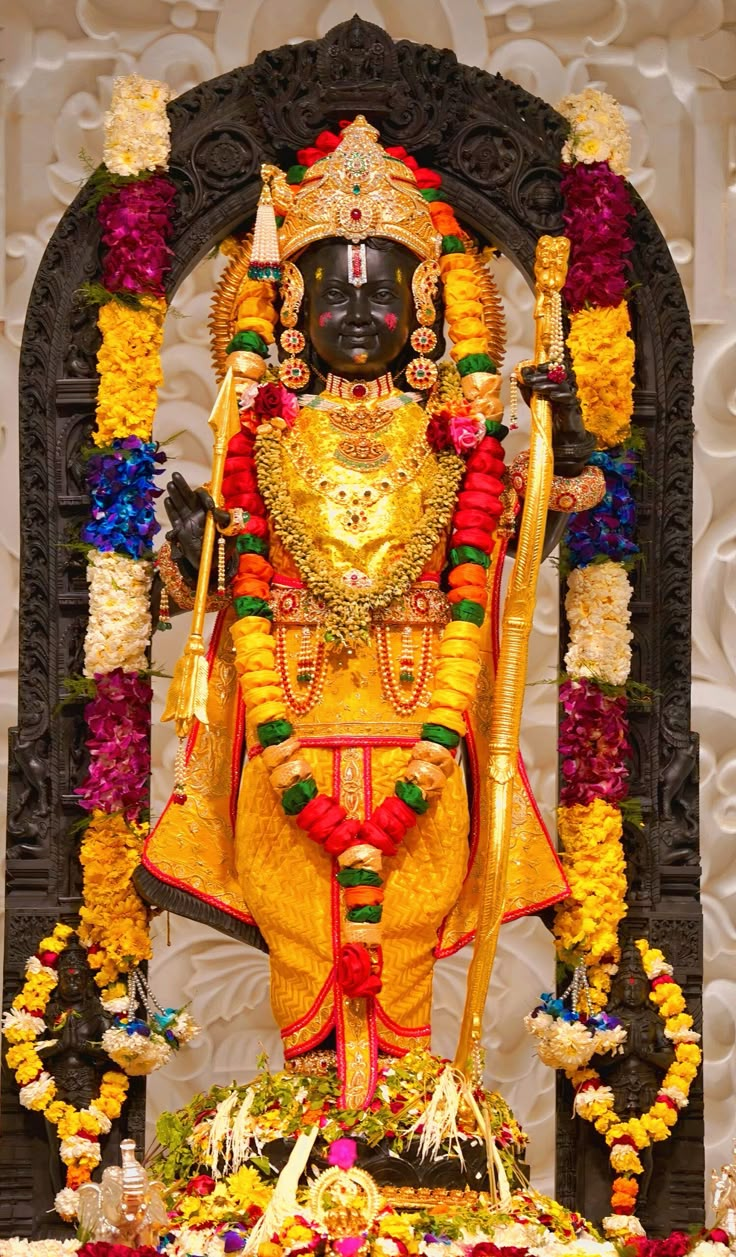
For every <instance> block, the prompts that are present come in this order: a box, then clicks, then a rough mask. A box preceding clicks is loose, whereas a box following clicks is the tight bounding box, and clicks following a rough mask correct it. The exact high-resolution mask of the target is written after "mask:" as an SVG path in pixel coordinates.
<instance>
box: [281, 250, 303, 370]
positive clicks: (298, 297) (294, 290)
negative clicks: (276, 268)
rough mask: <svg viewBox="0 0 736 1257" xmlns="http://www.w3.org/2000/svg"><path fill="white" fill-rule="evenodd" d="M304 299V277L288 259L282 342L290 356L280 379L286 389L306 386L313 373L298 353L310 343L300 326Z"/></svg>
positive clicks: (284, 267) (285, 267)
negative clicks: (300, 312) (300, 313)
mask: <svg viewBox="0 0 736 1257" xmlns="http://www.w3.org/2000/svg"><path fill="white" fill-rule="evenodd" d="M303 299H304V276H303V275H302V273H301V271H300V270H299V268H298V266H295V265H294V263H293V262H285V263H284V266H283V279H282V281H281V322H282V324H283V326H284V331H283V332H282V333H281V338H280V342H279V343H280V345H281V348H282V349H283V350H284V351H285V352H286V353H287V354H289V357H288V358H287V359H286V361H285V362H282V363H281V366H280V367H279V379H280V380H281V383H282V384H283V385H285V387H286V388H290V389H293V390H294V391H295V392H298V391H299V389H302V388H306V386H307V384H308V383H309V376H310V374H311V373H310V370H309V367H308V366H307V364H306V362H304V361H303V360H302V359H301V358H298V357H297V356H296V355H297V354H300V353H302V352H303V350H304V347H305V345H306V341H305V339H304V336H303V335H302V333H301V332H300V331H299V329H298V328H297V326H296V324H297V320H298V318H299V311H300V309H301V305H302V301H303Z"/></svg>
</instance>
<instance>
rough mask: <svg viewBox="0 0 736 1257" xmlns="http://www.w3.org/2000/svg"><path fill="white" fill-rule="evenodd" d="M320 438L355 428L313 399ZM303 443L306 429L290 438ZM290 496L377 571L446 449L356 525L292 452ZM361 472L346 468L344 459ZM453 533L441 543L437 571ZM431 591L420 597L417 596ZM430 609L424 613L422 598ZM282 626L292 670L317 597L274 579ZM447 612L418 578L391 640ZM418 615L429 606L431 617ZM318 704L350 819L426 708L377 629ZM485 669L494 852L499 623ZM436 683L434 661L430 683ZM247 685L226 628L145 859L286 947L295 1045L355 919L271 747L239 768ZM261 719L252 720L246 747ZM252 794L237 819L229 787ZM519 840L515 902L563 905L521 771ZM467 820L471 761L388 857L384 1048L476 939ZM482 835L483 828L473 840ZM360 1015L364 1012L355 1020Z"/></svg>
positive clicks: (332, 663) (287, 569) (310, 434)
mask: <svg viewBox="0 0 736 1257" xmlns="http://www.w3.org/2000/svg"><path fill="white" fill-rule="evenodd" d="M425 427H426V415H425V413H424V411H423V410H422V409H421V407H420V406H418V405H415V404H409V405H405V406H402V407H401V408H400V409H397V411H396V414H395V416H394V418H393V420H392V422H391V423H390V424H389V425H387V426H386V427H385V428H384V429H383V430H382V432H381V436H382V439H384V440H385V442H386V446H387V448H390V449H391V452H392V457H396V459H397V460H398V461H400V459H401V457H402V454H403V452H405V451H406V449H408V448H410V447H411V446H412V445H413V444H414V443H415V441H416V439H417V438H418V435H419V433H420V432H423V431H424V428H425ZM294 435H295V437H297V438H298V439H299V440H303V441H304V442H305V443H306V447H307V449H308V450H309V456H310V459H312V460H313V461H314V462H315V464H317V463H318V462H319V463H321V465H323V466H325V467H328V468H330V474H332V470H331V469H332V467H333V466H334V464H333V463H332V461H331V454H332V451H333V450H334V446H335V442H336V441H337V440H338V439H339V438H340V433H339V432H336V431H335V429H334V428H333V427H331V426H330V424H329V421H328V419H327V417H326V416H324V415H322V414H320V412H319V411H318V410H315V409H305V410H302V412H301V414H300V416H299V418H298V420H297V431H296V433H295V434H294ZM290 444H291V442H290ZM284 468H285V475H286V476H287V478H288V485H289V489H290V492H291V493H292V494H293V496H294V500H295V501H297V502H298V504H299V507H300V510H301V511H302V512H303V518H304V519H305V520H308V521H309V522H310V527H311V529H312V530H313V536H314V537H315V539H317V538H318V539H319V542H320V545H321V546H323V548H324V550H325V552H326V553H327V554H328V555H329V558H330V560H331V562H332V563H333V564H334V566H335V567H336V568H338V569H339V570H342V571H344V572H348V571H351V570H354V569H358V570H360V571H362V572H364V573H366V574H367V575H368V576H369V577H370V575H371V574H372V573H377V572H379V571H381V570H382V569H383V568H384V566H385V565H386V564H387V563H390V562H391V561H392V559H393V558H394V556H396V555H399V554H401V550H402V546H403V544H404V542H405V540H406V539H407V538H408V537H409V536H411V535H412V533H413V531H414V530H415V529H416V527H417V525H418V523H419V522H420V521H421V518H422V508H423V501H424V498H425V495H426V493H427V491H428V490H429V488H430V486H431V483H432V461H431V460H427V461H426V462H424V463H423V464H422V465H421V466H420V467H418V468H417V469H416V471H415V474H413V475H412V476H411V477H409V478H408V480H407V483H406V484H404V485H402V486H401V488H400V490H399V489H396V490H393V489H389V490H387V491H385V492H382V494H381V497H380V499H379V500H378V501H377V503H376V505H375V506H374V507H373V508H372V509H371V511H370V512H368V514H369V524H368V527H367V528H366V530H365V531H363V532H361V533H356V532H354V531H352V530H351V529H350V528H348V527H346V526H345V523H344V520H343V519H342V517H341V508H340V507H339V506H338V505H337V504H336V503H335V502H333V501H332V499H331V498H330V497H329V496H326V495H325V494H323V493H321V492H320V491H319V490H318V488H317V486H315V485H312V484H311V483H309V482H308V481H306V480H305V479H304V477H303V476H302V475H301V473H300V471H299V469H298V468H297V467H296V466H295V465H294V463H293V461H290V460H289V459H287V458H285V459H284ZM340 474H341V475H345V476H348V475H349V473H348V472H347V471H345V472H342V471H341V473H340ZM352 474H353V475H354V483H355V484H356V485H357V484H358V483H360V484H364V483H366V477H367V481H368V483H369V484H371V482H372V478H373V477H376V478H378V477H380V476H381V474H382V472H381V471H380V470H379V471H377V472H374V473H366V472H355V473H352ZM445 545H446V540H445V539H442V542H441V543H440V544H439V545H438V547H437V550H436V552H435V554H434V555H433V556H432V562H431V568H432V570H435V571H439V570H440V569H441V567H442V565H443V561H444V547H445ZM271 559H272V562H273V563H274V566H275V568H276V571H277V572H278V573H280V574H282V575H283V576H285V577H296V576H297V573H296V571H295V569H294V565H293V563H292V562H291V559H290V557H289V556H288V554H286V553H285V552H284V550H283V547H281V546H280V544H279V542H278V539H277V538H276V537H275V536H274V537H272V549H271ZM417 599H419V600H420V602H417ZM420 607H421V612H420ZM274 610H275V613H276V615H275V619H276V622H277V623H279V624H281V625H283V627H284V629H285V638H286V652H287V657H288V660H289V668H290V672H291V674H292V675H294V673H295V668H296V661H297V657H298V651H299V646H300V638H301V626H302V625H303V624H315V625H316V624H318V623H319V617H318V610H319V608H316V607H315V606H314V602H313V600H312V601H311V602H310V598H309V596H308V595H306V594H304V592H303V591H300V590H293V589H288V588H285V587H284V586H282V587H281V588H279V589H274ZM446 614H447V608H446V603H444V595H443V594H441V593H440V592H439V591H438V590H437V589H436V588H433V587H427V586H416V587H415V588H414V589H413V590H411V591H410V593H409V594H407V596H406V598H405V599H403V600H402V604H401V606H396V607H395V608H392V609H391V613H390V614H389V613H386V621H387V623H388V633H389V636H390V640H391V649H392V652H393V654H394V655H396V656H397V655H398V651H399V649H400V636H401V630H402V628H403V627H404V625H405V624H406V623H422V624H429V625H430V627H431V632H432V656H433V661H434V656H435V652H436V647H437V643H438V641H439V637H440V634H441V631H442V624H443V621H444V619H445V617H446ZM414 617H417V618H416V619H415V618H414ZM327 660H328V663H327V675H326V679H325V684H324V689H323V692H322V696H321V698H320V699H319V701H318V702H317V703H316V704H315V706H314V708H313V709H312V710H311V711H310V712H309V714H308V715H307V716H306V717H304V718H303V719H298V718H296V717H295V719H294V723H295V725H296V728H297V733H298V735H299V736H300V737H302V738H304V739H307V740H308V741H307V746H306V747H305V755H306V756H307V757H308V759H309V762H310V764H311V766H312V769H313V772H314V776H315V778H316V781H317V785H318V787H319V788H320V790H323V791H325V792H326V793H327V794H333V793H336V794H337V795H338V796H339V797H340V798H341V800H342V802H343V804H344V806H345V807H346V808H347V809H348V811H349V813H350V814H351V815H356V816H364V815H365V814H366V813H368V812H370V810H371V808H372V807H373V806H374V805H375V804H377V803H379V802H380V801H381V799H382V798H383V797H384V796H385V795H386V794H389V793H393V789H394V784H395V781H396V779H397V778H398V777H400V776H401V774H402V771H403V770H404V768H405V767H406V765H407V763H408V761H409V758H410V754H411V752H410V748H409V746H407V745H401V744H399V745H396V744H395V743H396V740H397V739H398V740H399V742H400V741H401V739H405V738H411V739H418V737H419V735H420V728H421V723H422V721H423V720H424V719H425V718H426V707H424V708H423V707H422V706H421V705H420V706H419V707H418V708H417V710H416V713H415V714H414V715H413V716H412V718H411V719H407V718H405V717H400V716H398V715H397V713H396V712H395V711H394V710H393V708H392V706H391V703H390V702H389V701H388V699H387V698H386V696H385V695H384V693H383V692H382V688H381V679H380V675H379V669H378V662H377V657H376V647H375V638H374V637H372V639H371V640H370V641H369V642H366V643H365V644H362V645H361V646H359V647H358V648H356V649H354V650H352V651H347V650H330V651H328V653H327ZM482 660H483V667H482V671H481V679H480V684H479V687H478V694H477V697H476V701H475V704H474V708H473V712H472V713H471V720H470V725H471V728H472V731H473V735H474V749H473V746H471V742H470V740H469V742H468V746H467V756H468V760H469V761H470V760H472V758H473V755H474V754H475V755H477V774H476V780H477V798H478V826H477V835H475V837H476V838H477V846H478V848H479V849H480V847H482V844H483V842H484V841H485V839H486V836H487V834H488V827H489V815H488V767H487V766H488V735H489V714H490V696H491V693H492V685H493V667H492V658H491V651H490V627H489V628H488V630H487V632H486V636H485V642H484V649H483V654H482ZM431 685H432V669H430V677H429V681H428V688H429V689H431ZM237 707H238V704H237V690H236V686H235V679H234V671H233V667H232V651H231V648H230V643H229V635H228V633H227V630H225V632H224V633H223V635H222V640H221V642H220V645H219V648H218V652H217V658H216V660H215V662H214V664H213V667H212V673H211V679H210V689H209V714H210V721H211V723H210V728H209V730H208V731H203V730H199V732H198V733H197V736H196V738H195V742H194V747H193V750H192V754H191V757H190V768H189V786H188V795H189V797H188V800H187V803H186V804H185V805H183V806H181V807H177V806H175V805H172V806H170V807H169V808H168V809H167V811H166V812H165V814H164V816H163V817H162V819H161V821H160V822H159V824H158V826H157V827H156V829H155V830H154V831H153V833H152V835H151V836H150V838H149V841H148V844H147V851H146V864H147V866H148V868H149V869H150V870H151V871H152V872H154V873H156V874H157V875H159V876H161V878H162V880H164V881H173V882H174V884H176V885H178V886H180V887H182V888H185V889H188V890H189V891H190V893H191V894H193V895H195V896H197V897H199V898H204V899H206V900H207V901H208V902H210V903H214V904H216V905H218V906H221V907H222V908H223V910H225V911H228V912H235V913H237V914H239V915H245V916H246V917H247V916H248V915H251V916H252V918H253V919H255V921H256V922H257V924H258V926H259V928H260V930H261V932H262V933H263V935H264V937H265V939H266V941H267V943H268V946H269V950H270V955H271V1002H272V1007H273V1011H274V1014H275V1017H276V1020H277V1022H278V1024H279V1026H280V1027H281V1030H282V1036H283V1040H284V1047H285V1050H286V1052H287V1054H288V1055H290V1056H291V1055H295V1054H297V1053H299V1052H300V1051H302V1052H304V1051H308V1050H310V1048H312V1047H315V1046H317V1045H318V1044H319V1042H320V1040H321V1039H322V1038H323V1037H324V1035H325V1034H326V1032H327V1031H328V1029H329V1028H330V1027H331V1026H332V1025H333V1024H334V1017H335V1014H336V1012H339V1011H340V1010H336V1009H335V1006H334V999H335V995H334V983H333V980H332V976H331V975H333V973H334V963H335V953H336V948H337V947H339V945H340V942H341V941H342V938H343V934H342V930H343V928H344V926H343V923H342V921H341V919H340V918H341V913H340V909H339V903H338V906H337V907H336V906H335V903H336V902H337V900H336V901H335V902H333V879H332V865H331V861H330V859H329V857H327V856H326V855H325V852H324V851H323V850H322V849H321V848H320V847H319V846H317V845H315V844H314V843H312V842H310V840H309V839H308V838H307V837H306V836H305V835H304V833H303V832H302V831H301V830H300V829H299V828H298V826H297V825H296V823H295V821H294V820H293V819H291V818H289V817H287V816H285V815H284V813H283V811H282V809H281V806H280V803H279V801H278V798H277V796H276V794H275V792H274V791H273V789H272V787H271V785H270V782H269V780H268V776H267V772H266V768H265V765H264V763H263V762H262V759H261V757H260V756H259V755H255V756H253V757H252V758H250V759H247V760H246V762H245V764H244V767H243V768H242V771H241V770H240V769H239V766H238V765H233V758H232V747H233V739H234V737H235V734H236V730H237ZM254 734H255V731H254V730H252V729H249V728H248V725H247V721H246V736H247V742H248V745H249V746H253V745H254V741H255V737H254ZM231 780H232V782H233V784H234V787H235V789H236V790H237V808H236V809H233V812H234V818H235V819H234V824H232V823H231V808H230V784H231ZM515 808H516V812H515V818H514V836H513V844H512V851H511V860H510V868H509V879H508V887H507V900H506V915H507V917H508V916H515V915H519V914H521V913H524V912H527V911H529V910H530V909H531V908H533V907H538V906H540V905H543V904H547V903H551V902H554V900H555V899H557V898H559V897H561V895H562V894H563V893H564V888H565V887H564V879H563V877H562V874H561V871H560V868H559V865H558V862H557V859H556V856H555V854H554V852H553V850H552V849H551V847H550V844H549V841H548V839H547V837H546V834H545V832H544V830H543V828H542V826H541V823H540V821H539V818H538V816H537V814H536V812H535V809H534V807H533V805H532V803H531V802H530V800H529V797H528V794H527V792H526V789H525V787H524V785H523V783H522V781H521V779H520V778H519V777H518V776H517V780H516V787H515ZM469 834H470V817H469V812H468V800H467V794H466V786H465V779H464V775H463V772H462V771H461V769H460V768H459V766H456V768H455V771H454V772H453V774H452V776H451V777H450V779H449V780H448V783H447V786H446V788H445V790H444V792H443V794H442V796H441V798H440V799H439V801H438V803H437V805H436V806H435V807H433V808H432V809H430V811H429V812H428V813H427V814H426V815H425V816H423V817H420V818H419V820H418V823H417V824H416V826H415V827H414V828H413V829H411V830H410V831H409V832H408V834H407V836H406V838H405V840H404V842H403V843H402V846H401V848H400V850H399V852H398V854H397V855H396V856H395V857H393V858H392V859H390V860H387V861H386V862H385V866H384V871H385V874H386V882H385V901H384V914H383V949H384V972H383V991H382V994H381V997H380V1007H379V1009H378V1010H377V1011H378V1019H377V1031H378V1040H379V1045H380V1046H381V1047H383V1048H387V1049H388V1050H391V1049H392V1048H395V1049H398V1050H401V1049H406V1048H408V1047H410V1046H411V1045H412V1044H417V1043H422V1042H424V1043H426V1041H427V1029H426V1028H427V1026H428V1024H429V1021H430V1014H431V1000H432V973H433V966H434V962H435V957H436V955H438V954H439V955H446V954H448V953H449V952H451V951H453V950H455V949H456V948H457V947H459V946H462V945H463V943H464V942H467V941H468V940H469V938H470V937H471V935H472V931H473V929H474V924H475V915H476V910H477V900H478V892H479V887H478V867H479V860H478V859H477V858H476V859H475V860H473V861H470V859H469V857H470V855H471V846H470V844H469ZM473 837H474V835H472V834H471V838H473ZM354 1003H357V1004H360V1005H363V1008H362V1011H361V1009H356V1008H352V1009H349V1010H347V1011H346V1010H345V1009H344V1008H343V1009H342V1013H343V1016H344V1017H347V1021H346V1022H345V1025H346V1030H347V1029H350V1033H351V1035H352V1038H353V1041H354V1042H353V1048H352V1049H351V1050H354V1051H355V1053H356V1054H357V1055H356V1057H355V1059H354V1060H352V1076H353V1077H354V1076H355V1075H356V1073H357V1074H358V1075H360V1054H361V1053H363V1052H364V1051H365V1049H366V1043H367V1039H366V1034H367V1021H366V1017H365V1015H364V1014H365V1007H364V1001H355V1002H354ZM358 1023H360V1024H358Z"/></svg>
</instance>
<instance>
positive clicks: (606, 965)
mask: <svg viewBox="0 0 736 1257" xmlns="http://www.w3.org/2000/svg"><path fill="white" fill-rule="evenodd" d="M557 825H558V833H559V837H560V847H561V851H560V855H561V859H562V867H563V868H564V870H565V875H566V877H567V880H568V883H569V885H570V894H569V897H568V898H567V899H565V900H563V902H562V903H561V904H560V905H559V907H558V908H557V911H556V913H555V927H554V929H555V937H556V939H557V944H558V950H559V951H561V952H563V953H567V955H568V956H571V957H572V956H576V957H579V958H580V959H581V960H583V961H584V963H585V965H586V968H587V970H588V982H589V983H590V1002H591V1004H592V1005H593V1009H594V1011H595V1012H599V1011H600V1010H601V1009H602V1008H604V1007H605V1004H606V999H607V996H608V992H609V990H610V988H611V976H610V975H611V972H615V968H616V966H617V965H618V962H619V959H620V955H621V950H620V947H619V943H618V927H619V924H620V922H621V921H622V920H623V918H624V917H625V915H626V910H627V909H626V898H625V896H626V863H625V860H624V851H623V846H622V842H621V839H622V835H623V825H622V821H621V812H620V810H619V809H618V808H617V807H614V806H613V804H611V803H606V802H605V801H604V800H603V799H594V800H593V802H592V803H585V804H583V803H573V804H571V805H570V806H568V807H560V808H558V811H557Z"/></svg>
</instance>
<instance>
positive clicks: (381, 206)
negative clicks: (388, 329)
mask: <svg viewBox="0 0 736 1257" xmlns="http://www.w3.org/2000/svg"><path fill="white" fill-rule="evenodd" d="M263 177H264V196H263V197H262V201H261V204H262V205H263V201H264V199H265V201H266V203H267V204H270V203H273V206H274V208H275V209H276V210H277V211H278V212H280V213H281V214H283V215H284V221H283V223H282V225H281V227H280V228H279V229H278V253H279V259H284V260H285V259H287V258H291V257H294V256H295V255H296V254H297V253H300V252H301V250H302V249H305V248H306V247H307V245H310V244H315V243H316V242H317V241H319V240H326V239H329V237H331V236H341V237H343V238H344V239H345V240H352V241H354V242H355V243H359V242H360V241H363V240H366V239H367V238H368V237H369V236H381V237H384V238H385V239H388V240H395V241H396V242H397V243H398V244H403V245H406V247H407V248H408V249H411V251H412V253H415V254H417V256H418V257H420V258H422V259H424V260H427V259H432V258H438V257H439V254H440V248H441V244H442V238H441V236H440V235H439V233H438V232H437V230H436V229H435V227H434V224H433V223H432V218H431V215H430V213H429V209H428V207H427V203H426V201H425V200H424V198H423V197H422V194H421V192H420V190H419V188H418V187H417V184H416V180H415V178H414V175H413V173H412V171H411V170H410V169H409V168H408V166H405V165H404V163H403V162H401V161H398V160H397V159H396V158H393V157H389V155H388V154H387V153H386V151H385V149H383V148H382V147H381V145H380V144H379V143H378V131H377V130H376V129H375V127H372V126H371V125H370V123H368V122H366V120H365V118H364V117H362V115H359V116H358V117H357V118H356V119H355V121H354V122H351V123H350V124H349V125H348V126H347V127H345V129H344V131H343V132H342V136H341V139H340V143H339V145H338V146H337V148H336V149H335V150H334V151H333V152H332V153H329V154H327V155H326V156H325V157H324V158H323V159H322V160H321V161H318V162H315V164H314V165H313V166H311V167H310V168H309V169H308V170H307V173H306V174H305V176H304V179H303V180H302V182H301V184H299V186H298V187H297V188H292V187H290V186H289V185H288V184H287V182H286V178H285V176H284V174H283V172H282V171H281V170H279V169H278V167H276V166H264V167H263ZM259 208H260V207H259ZM269 235H270V236H271V238H270V240H267V239H263V243H261V241H260V240H259V230H258V220H256V238H255V241H254V263H255V265H256V266H258V265H259V264H260V266H261V267H264V266H265V267H268V266H269V264H270V265H275V266H277V265H278V260H279V259H277V258H276V257H274V256H273V254H274V251H275V245H276V241H275V240H274V239H273V235H272V234H271V232H269ZM269 255H270V256H269Z"/></svg>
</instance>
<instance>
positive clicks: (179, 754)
mask: <svg viewBox="0 0 736 1257" xmlns="http://www.w3.org/2000/svg"><path fill="white" fill-rule="evenodd" d="M186 755H187V740H186V738H179V745H178V746H177V748H176V756H175V758H174V791H173V794H172V796H171V800H172V803H186V801H187V788H186V787H187V764H186Z"/></svg>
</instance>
